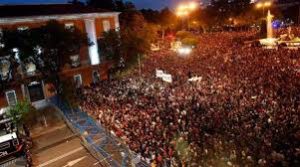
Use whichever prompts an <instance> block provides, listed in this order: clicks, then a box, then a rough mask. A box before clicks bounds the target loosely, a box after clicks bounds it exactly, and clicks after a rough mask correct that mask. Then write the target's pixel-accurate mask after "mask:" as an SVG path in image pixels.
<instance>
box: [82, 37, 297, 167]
mask: <svg viewBox="0 0 300 167" xmlns="http://www.w3.org/2000/svg"><path fill="white" fill-rule="evenodd" d="M253 35H254V33H253V32H220V33H208V34H202V35H200V36H199V45H198V47H197V48H195V49H194V51H193V53H192V54H191V55H189V56H179V55H177V54H176V53H173V52H172V51H169V50H162V51H159V52H154V53H151V54H149V55H148V56H147V57H146V58H145V60H144V61H143V63H142V74H141V75H139V70H138V69H136V70H134V71H132V73H131V74H130V75H129V76H127V77H125V78H119V79H112V80H109V81H102V82H100V83H98V84H93V85H91V86H90V87H85V88H82V89H81V95H80V97H81V108H82V109H83V110H84V111H86V112H88V113H89V114H91V115H93V116H95V117H97V119H98V121H99V122H100V123H101V124H102V125H103V126H105V127H106V128H108V129H110V130H111V131H113V133H114V134H115V135H116V136H118V137H119V138H121V139H122V140H123V141H124V142H125V143H126V144H127V145H128V146H129V147H130V149H131V150H132V151H134V152H136V153H138V154H139V155H140V157H141V158H142V159H143V160H145V161H147V162H148V163H151V164H152V165H153V166H163V167H169V166H190V167H199V166H297V165H298V166H299V165H300V161H299V159H300V142H299V141H300V119H299V118H300V76H299V69H300V66H299V65H300V50H288V49H279V50H266V49H263V48H260V47H249V46H246V45H244V44H243V43H242V42H241V41H243V39H249V38H251V36H253ZM156 69H160V70H163V71H165V72H167V73H169V74H171V75H172V79H173V81H172V83H166V82H163V81H162V80H160V79H159V78H156V76H155V71H156ZM195 76H197V77H200V78H201V79H200V80H198V81H194V82H190V81H188V79H189V78H192V77H195Z"/></svg>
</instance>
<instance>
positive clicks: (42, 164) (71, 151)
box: [34, 138, 100, 167]
mask: <svg viewBox="0 0 300 167" xmlns="http://www.w3.org/2000/svg"><path fill="white" fill-rule="evenodd" d="M80 142H81V141H80V139H79V138H74V139H72V140H70V141H66V142H64V143H61V144H59V145H57V146H54V147H51V148H48V149H46V150H43V151H41V152H39V153H37V154H35V155H34V162H35V166H38V167H48V166H49V167H68V166H73V167H90V166H100V165H99V164H98V163H97V160H96V159H94V158H93V157H92V156H91V155H90V154H89V153H88V152H87V151H86V149H85V148H84V147H83V146H82V145H81V144H80Z"/></svg>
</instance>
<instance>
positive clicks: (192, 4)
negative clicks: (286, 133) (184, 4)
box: [188, 2, 198, 10]
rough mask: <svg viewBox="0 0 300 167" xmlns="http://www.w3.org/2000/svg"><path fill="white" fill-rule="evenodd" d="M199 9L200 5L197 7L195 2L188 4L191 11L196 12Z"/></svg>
mask: <svg viewBox="0 0 300 167" xmlns="http://www.w3.org/2000/svg"><path fill="white" fill-rule="evenodd" d="M197 7H198V5H197V4H196V3H195V2H190V3H189V4H188V8H189V9H190V10H195V9H196V8H197Z"/></svg>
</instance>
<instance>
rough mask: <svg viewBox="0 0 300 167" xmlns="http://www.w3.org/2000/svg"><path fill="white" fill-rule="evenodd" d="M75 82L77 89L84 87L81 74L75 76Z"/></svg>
mask: <svg viewBox="0 0 300 167" xmlns="http://www.w3.org/2000/svg"><path fill="white" fill-rule="evenodd" d="M74 82H75V85H76V87H77V88H78V87H80V86H81V85H82V78H81V75H80V74H77V75H74Z"/></svg>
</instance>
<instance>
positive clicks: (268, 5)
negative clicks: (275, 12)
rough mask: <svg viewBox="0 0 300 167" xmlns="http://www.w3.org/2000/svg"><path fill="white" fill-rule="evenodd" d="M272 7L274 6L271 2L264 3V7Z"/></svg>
mask: <svg viewBox="0 0 300 167" xmlns="http://www.w3.org/2000/svg"><path fill="white" fill-rule="evenodd" d="M271 5H272V3H271V2H265V3H264V6H265V7H270V6H271Z"/></svg>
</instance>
